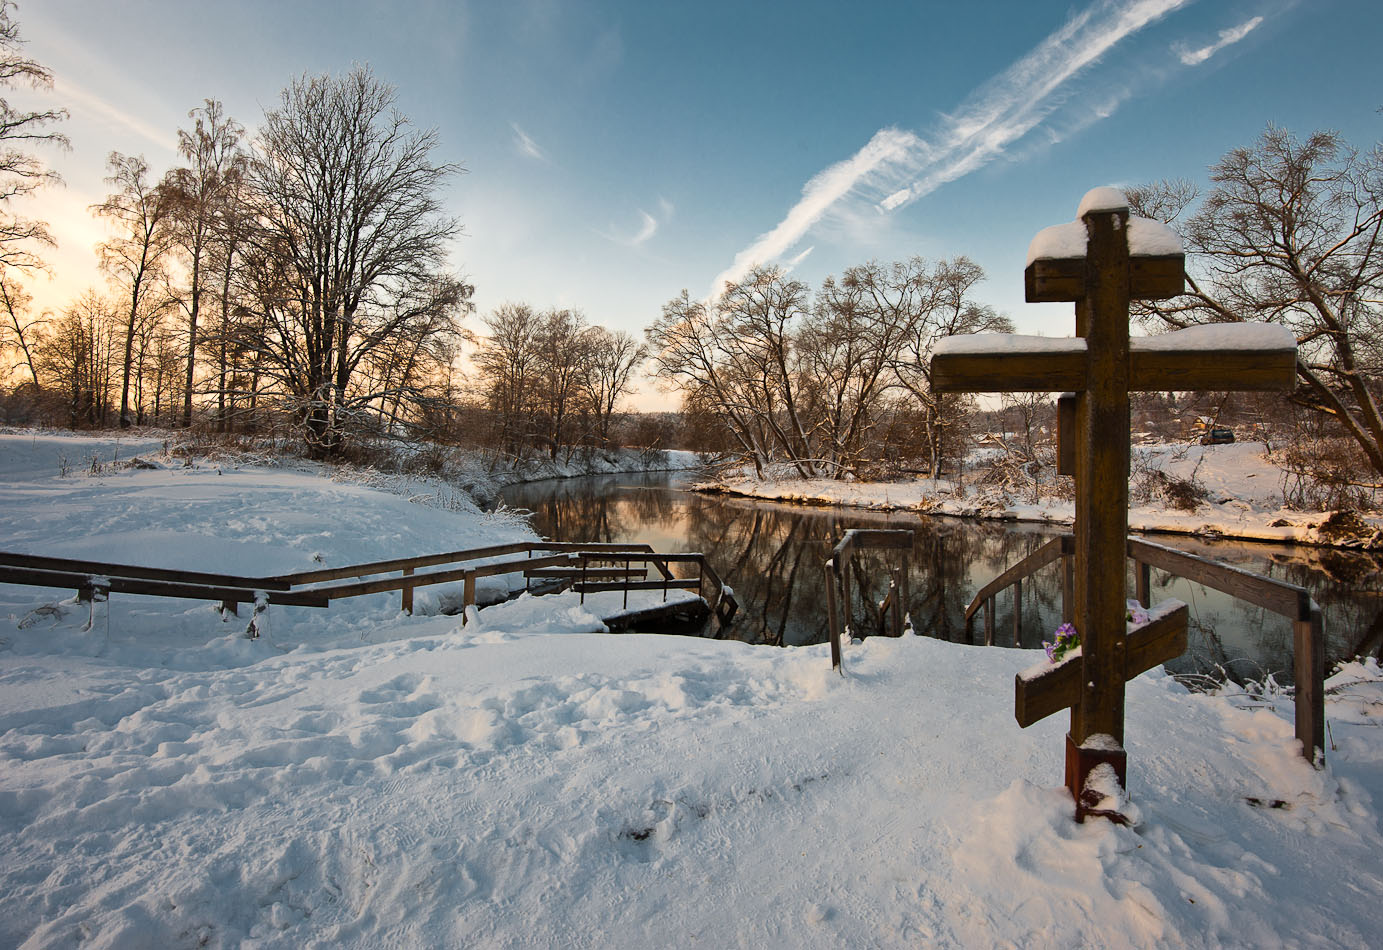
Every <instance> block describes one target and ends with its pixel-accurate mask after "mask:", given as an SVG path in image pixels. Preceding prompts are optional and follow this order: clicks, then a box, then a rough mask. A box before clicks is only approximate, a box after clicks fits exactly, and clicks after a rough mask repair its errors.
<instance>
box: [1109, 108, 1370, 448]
mask: <svg viewBox="0 0 1383 950" xmlns="http://www.w3.org/2000/svg"><path fill="white" fill-rule="evenodd" d="M1211 180H1212V181H1213V182H1214V188H1213V189H1212V190H1211V192H1210V193H1209V194H1208V195H1207V196H1206V197H1205V199H1204V201H1202V202H1201V204H1200V206H1199V207H1198V208H1196V209H1195V211H1194V213H1193V214H1191V215H1190V216H1189V218H1187V219H1186V222H1185V224H1184V226H1182V228H1181V230H1182V233H1183V236H1184V238H1185V242H1186V246H1187V250H1188V251H1189V252H1190V254H1189V256H1188V258H1187V286H1188V287H1189V288H1190V291H1189V293H1187V294H1186V295H1184V296H1181V297H1177V298H1174V299H1172V300H1168V301H1160V302H1155V303H1151V304H1148V305H1146V309H1145V310H1144V316H1145V318H1146V319H1147V320H1148V321H1149V322H1150V323H1151V324H1152V325H1154V326H1161V327H1185V326H1189V325H1192V324H1198V323H1225V322H1235V321H1241V320H1265V321H1271V322H1275V323H1281V324H1283V325H1284V326H1287V327H1288V328H1290V329H1291V330H1292V332H1294V333H1295V334H1296V336H1297V344H1298V350H1297V381H1298V386H1297V390H1296V393H1295V395H1294V398H1295V399H1296V400H1298V401H1299V402H1301V403H1302V404H1304V405H1307V406H1310V407H1311V408H1313V409H1315V410H1317V411H1319V412H1321V413H1324V414H1325V415H1327V416H1329V417H1330V418H1332V419H1334V420H1336V421H1337V422H1338V423H1339V424H1340V426H1341V427H1342V428H1343V429H1344V431H1345V432H1347V433H1348V435H1349V437H1350V438H1351V439H1353V440H1354V442H1355V443H1356V444H1357V445H1358V447H1359V449H1360V450H1361V451H1362V452H1363V453H1364V456H1365V457H1366V458H1367V460H1368V463H1369V464H1370V465H1371V466H1372V467H1373V470H1374V471H1375V472H1378V473H1383V412H1380V408H1379V406H1380V384H1379V380H1380V377H1383V240H1380V238H1383V146H1377V145H1376V146H1374V148H1372V149H1371V150H1369V151H1368V152H1367V153H1363V154H1361V153H1359V152H1357V151H1356V150H1355V149H1353V148H1350V147H1349V146H1348V145H1347V144H1346V143H1345V142H1344V141H1343V140H1342V139H1341V138H1340V137H1339V136H1338V135H1337V134H1335V133H1333V132H1314V133H1312V134H1311V135H1310V136H1308V137H1307V138H1306V139H1305V140H1304V141H1302V140H1298V139H1297V138H1296V137H1295V136H1293V135H1292V134H1291V133H1289V132H1287V131H1285V130H1283V129H1279V128H1276V127H1273V126H1269V127H1268V129H1267V130H1266V131H1265V132H1264V133H1263V134H1262V136H1260V137H1259V139H1258V141H1257V142H1255V143H1254V144H1253V145H1252V146H1249V147H1246V148H1237V149H1234V150H1232V151H1231V152H1229V153H1228V154H1227V155H1225V156H1224V158H1222V159H1221V160H1220V161H1219V163H1218V164H1216V165H1214V166H1213V167H1212V168H1211ZM1194 198H1195V192H1194V190H1193V189H1188V188H1187V187H1186V186H1185V185H1184V183H1177V182H1170V183H1169V182H1158V183H1154V184H1152V185H1147V186H1143V187H1140V188H1136V189H1133V190H1131V191H1130V193H1129V203H1130V206H1131V207H1132V208H1133V209H1134V210H1135V212H1136V213H1139V214H1142V215H1144V216H1156V217H1159V218H1162V219H1163V220H1171V219H1173V218H1175V217H1176V216H1177V215H1179V214H1181V213H1183V212H1184V211H1185V210H1188V208H1189V206H1190V204H1191V202H1192V201H1193V200H1194Z"/></svg>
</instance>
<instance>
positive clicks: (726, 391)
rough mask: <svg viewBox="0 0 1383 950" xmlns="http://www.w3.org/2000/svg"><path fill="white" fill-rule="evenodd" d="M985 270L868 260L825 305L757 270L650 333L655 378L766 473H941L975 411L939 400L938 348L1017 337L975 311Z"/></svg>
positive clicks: (963, 264)
mask: <svg viewBox="0 0 1383 950" xmlns="http://www.w3.org/2000/svg"><path fill="white" fill-rule="evenodd" d="M983 279H984V272H983V270H982V269H981V268H980V267H979V265H977V264H975V263H974V262H973V261H970V260H968V259H966V258H964V257H958V258H955V259H953V260H948V261H938V262H935V263H928V262H927V261H925V260H922V259H921V258H912V259H910V260H907V261H900V262H896V263H892V264H880V263H875V262H870V263H868V264H863V265H861V266H858V267H852V268H850V269H848V270H846V271H845V273H844V274H843V275H842V276H841V277H840V278H839V279H837V278H835V277H828V278H827V279H826V280H825V282H824V283H823V284H822V285H821V289H820V290H819V291H818V292H817V293H816V295H815V297H814V298H813V297H812V296H811V293H810V291H809V289H808V288H807V286H806V285H805V284H803V283H802V282H801V281H797V280H793V279H791V278H790V277H789V276H788V275H787V274H785V273H783V272H782V271H781V270H778V269H774V268H760V269H756V270H754V271H752V272H751V273H750V274H749V275H748V276H747V277H745V278H744V279H743V280H741V281H739V282H737V283H731V284H728V285H727V286H726V287H725V291H724V293H723V294H721V295H720V296H719V297H718V298H716V299H715V300H712V301H700V300H694V299H692V298H691V296H690V295H689V294H688V293H687V292H686V291H683V292H682V294H681V296H679V297H676V298H674V299H673V300H671V301H669V302H668V303H667V304H666V305H665V306H664V307H663V314H662V317H661V318H659V320H658V321H657V322H656V323H654V324H653V326H652V327H650V328H649V330H648V338H649V342H650V348H651V352H652V359H653V362H654V365H655V368H656V372H657V374H658V375H659V376H660V377H661V378H662V379H663V380H664V381H665V382H666V383H667V384H668V385H670V386H672V387H675V388H676V389H679V390H680V391H681V392H682V394H683V399H684V403H683V406H684V411H685V412H687V413H689V414H690V415H692V416H693V417H695V418H699V419H701V420H703V422H704V424H705V425H706V426H707V427H710V428H712V429H713V430H714V431H715V432H716V433H718V434H719V436H720V439H721V442H722V444H724V445H726V446H727V447H730V448H732V449H733V451H734V452H735V453H736V454H738V455H739V456H740V457H742V458H744V459H745V460H746V461H748V462H750V463H752V464H753V465H754V467H755V469H756V471H758V472H759V473H761V474H762V473H763V472H764V471H765V470H766V468H767V466H768V465H770V464H771V463H773V462H787V463H790V464H791V465H792V466H793V468H794V469H795V470H796V471H797V473H799V474H800V475H802V476H803V477H815V476H821V475H826V476H834V477H838V476H843V475H845V474H847V473H855V474H864V473H866V472H868V471H870V470H875V469H877V468H878V467H879V466H880V465H881V464H882V463H887V462H890V461H897V460H899V459H901V458H921V459H923V460H925V462H926V464H927V466H928V468H929V470H931V471H936V470H937V469H938V467H939V465H940V464H941V461H942V458H943V456H946V455H948V454H951V453H953V452H954V451H955V450H957V449H958V448H959V446H960V441H961V440H960V438H959V435H960V432H959V429H958V424H959V423H960V422H961V420H962V419H963V417H964V415H965V412H964V410H965V409H966V406H967V403H966V402H965V401H963V400H962V399H961V398H958V397H954V396H939V395H937V394H935V393H933V392H932V388H931V384H930V362H931V353H932V349H933V348H934V347H935V345H936V343H937V342H938V341H939V340H941V339H942V338H944V337H946V336H951V335H953V334H957V333H983V332H987V331H1008V330H1011V329H1012V325H1011V324H1010V322H1009V321H1008V319H1007V318H1005V317H1003V316H1001V315H1000V314H998V313H996V312H995V311H994V310H993V308H991V307H989V306H987V305H985V304H982V303H980V302H978V301H977V300H975V299H974V297H973V291H974V288H975V286H976V285H977V284H978V283H979V282H980V281H981V280H983Z"/></svg>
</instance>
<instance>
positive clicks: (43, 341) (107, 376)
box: [34, 290, 117, 429]
mask: <svg viewBox="0 0 1383 950" xmlns="http://www.w3.org/2000/svg"><path fill="white" fill-rule="evenodd" d="M116 334H117V328H116V321H115V318H114V317H113V315H112V314H111V311H110V308H109V306H108V305H107V303H106V301H105V300H104V299H102V298H101V297H100V296H99V295H97V294H96V292H95V291H92V290H88V291H86V292H85V293H84V294H82V295H81V296H80V297H78V298H77V299H76V300H75V301H73V303H72V305H71V306H69V307H68V308H67V310H65V311H64V312H63V314H62V316H61V317H59V318H58V319H57V320H56V321H54V323H53V325H52V326H51V327H49V328H48V331H47V332H45V333H44V334H43V336H42V337H41V338H39V339H38V340H37V341H36V343H35V346H34V368H35V370H36V372H37V376H38V380H39V383H40V385H42V386H43V387H44V388H45V389H48V390H52V391H54V392H59V393H63V394H64V399H65V402H66V404H67V424H68V425H69V426H70V427H71V428H73V429H76V428H79V427H81V426H99V425H104V424H105V422H106V416H107V413H108V412H109V408H110V390H111V375H112V369H113V364H114V352H115V349H116Z"/></svg>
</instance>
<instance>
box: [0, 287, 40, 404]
mask: <svg viewBox="0 0 1383 950" xmlns="http://www.w3.org/2000/svg"><path fill="white" fill-rule="evenodd" d="M32 303H33V297H31V296H30V295H29V294H27V293H25V292H24V289H23V288H22V287H20V286H19V284H17V283H16V282H15V281H13V280H10V279H9V278H5V277H0V310H3V311H4V319H3V321H0V356H4V355H5V354H6V353H7V352H9V351H10V350H16V351H18V353H19V362H20V364H22V365H23V366H25V367H26V368H27V369H28V370H29V376H30V378H32V379H33V381H34V382H35V383H37V382H38V373H37V371H35V369H34V342H35V334H36V333H38V332H40V331H41V330H42V327H43V324H44V323H46V322H47V318H46V316H45V317H32V316H30V311H29V306H30V304H32Z"/></svg>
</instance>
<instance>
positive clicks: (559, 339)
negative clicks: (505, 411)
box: [534, 310, 590, 459]
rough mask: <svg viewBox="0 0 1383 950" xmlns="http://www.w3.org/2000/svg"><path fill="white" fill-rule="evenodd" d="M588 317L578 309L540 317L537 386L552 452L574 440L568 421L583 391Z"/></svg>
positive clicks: (536, 394)
mask: <svg viewBox="0 0 1383 950" xmlns="http://www.w3.org/2000/svg"><path fill="white" fill-rule="evenodd" d="M587 329H588V328H587V326H586V319H585V317H584V316H582V315H581V313H580V312H578V311H575V310H548V311H547V312H545V313H544V314H543V315H542V318H541V319H540V320H539V321H538V329H537V333H536V334H535V336H534V344H535V347H536V353H537V363H536V374H535V376H536V378H535V383H536V384H537V385H536V390H535V396H536V397H537V407H538V410H539V416H540V418H541V419H542V421H543V424H544V430H545V431H544V434H543V440H544V442H545V443H546V445H547V450H548V455H549V457H551V458H552V459H556V458H557V452H558V449H559V448H560V447H561V446H563V445H568V444H570V439H569V438H568V432H567V428H566V427H567V422H568V421H569V419H570V417H571V416H572V415H573V414H574V412H575V410H576V403H577V400H578V399H579V398H580V395H581V388H580V380H581V376H582V374H583V373H584V371H585V366H586V362H587V360H588V358H589V352H590V351H589V347H588V339H587V336H586V330H587Z"/></svg>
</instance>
